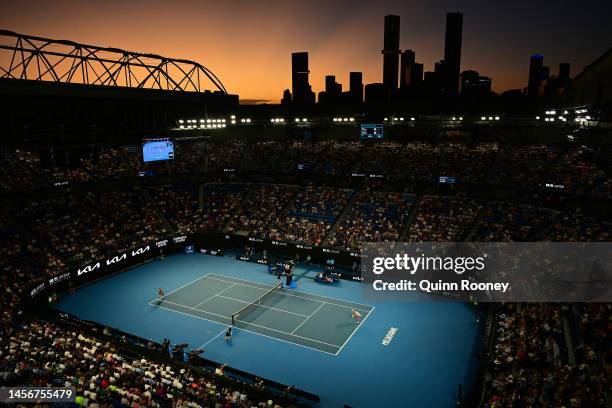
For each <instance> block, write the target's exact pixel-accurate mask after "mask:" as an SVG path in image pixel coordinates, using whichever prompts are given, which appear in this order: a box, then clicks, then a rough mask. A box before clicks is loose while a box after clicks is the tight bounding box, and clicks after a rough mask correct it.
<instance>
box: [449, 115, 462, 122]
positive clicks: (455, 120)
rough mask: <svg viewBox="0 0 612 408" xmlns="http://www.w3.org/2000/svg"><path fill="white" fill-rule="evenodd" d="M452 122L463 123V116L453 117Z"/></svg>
mask: <svg viewBox="0 0 612 408" xmlns="http://www.w3.org/2000/svg"><path fill="white" fill-rule="evenodd" d="M451 120H452V121H453V122H457V121H459V122H461V121H462V120H463V116H453V117H451Z"/></svg>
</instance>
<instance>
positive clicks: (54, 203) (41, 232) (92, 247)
mask: <svg viewBox="0 0 612 408" xmlns="http://www.w3.org/2000/svg"><path fill="white" fill-rule="evenodd" d="M15 215H16V219H17V220H18V221H19V222H21V223H22V224H23V225H24V226H25V227H26V228H27V229H28V230H29V231H32V232H33V233H34V234H35V235H36V236H38V237H40V239H41V240H42V242H44V243H45V244H46V245H48V246H50V247H52V248H54V249H55V251H57V252H58V253H59V255H61V257H62V258H63V259H65V260H66V261H67V262H70V263H73V264H84V263H88V262H90V261H93V260H96V259H98V258H101V257H102V256H104V255H106V252H105V250H106V248H105V243H106V241H107V239H108V238H109V237H110V236H112V233H113V226H112V225H111V224H110V223H109V222H108V220H107V219H105V218H104V217H102V215H101V214H99V213H98V212H97V211H95V210H94V209H93V208H89V207H88V206H87V205H86V204H85V203H84V202H83V201H82V200H79V199H78V198H77V196H76V195H75V194H71V193H70V192H69V191H63V192H62V193H59V194H54V195H51V196H48V197H41V198H37V197H31V198H30V199H29V200H28V201H27V202H25V203H24V204H23V206H21V208H19V209H17V210H16V214H15Z"/></svg>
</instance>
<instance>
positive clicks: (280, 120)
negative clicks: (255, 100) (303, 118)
mask: <svg viewBox="0 0 612 408" xmlns="http://www.w3.org/2000/svg"><path fill="white" fill-rule="evenodd" d="M270 122H271V123H276V124H280V123H285V119H284V118H272V119H270Z"/></svg>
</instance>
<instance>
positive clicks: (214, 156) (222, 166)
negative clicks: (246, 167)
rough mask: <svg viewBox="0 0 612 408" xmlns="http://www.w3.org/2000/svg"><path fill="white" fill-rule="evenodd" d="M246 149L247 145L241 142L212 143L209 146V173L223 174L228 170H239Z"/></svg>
mask: <svg viewBox="0 0 612 408" xmlns="http://www.w3.org/2000/svg"><path fill="white" fill-rule="evenodd" d="M245 149H246V143H244V142H242V141H240V140H231V141H228V142H223V143H210V144H209V145H208V156H209V162H208V171H210V172H212V173H222V172H223V171H226V170H228V169H237V168H239V167H240V163H241V162H242V155H243V154H244V150H245Z"/></svg>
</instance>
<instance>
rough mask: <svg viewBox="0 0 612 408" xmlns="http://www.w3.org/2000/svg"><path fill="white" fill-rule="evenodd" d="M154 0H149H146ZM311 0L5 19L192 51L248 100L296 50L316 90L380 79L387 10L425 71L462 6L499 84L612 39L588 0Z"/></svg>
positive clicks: (71, 34)
mask: <svg viewBox="0 0 612 408" xmlns="http://www.w3.org/2000/svg"><path fill="white" fill-rule="evenodd" d="M152 3H156V2H148V3H146V4H149V5H151V4H152ZM314 3H316V1H315V2H312V3H311V4H310V5H309V6H305V5H301V4H299V3H294V2H283V3H279V4H278V5H274V4H273V2H271V3H270V7H260V8H259V9H258V8H257V7H256V6H255V5H252V4H250V3H248V2H241V1H239V2H238V4H237V5H238V6H240V7H237V8H236V7H228V5H222V4H215V3H210V4H204V3H194V2H180V3H174V4H173V5H168V4H166V3H160V4H159V5H158V7H147V6H146V5H145V2H141V1H134V2H127V3H126V4H123V3H119V2H116V1H110V2H105V3H104V4H96V5H93V6H92V5H87V7H85V5H81V4H79V3H78V2H73V1H60V2H55V3H52V4H50V3H48V2H41V1H31V0H30V1H25V2H22V3H19V4H3V5H1V6H0V16H1V17H0V27H2V28H5V29H8V30H13V31H16V32H20V33H26V34H32V35H40V36H47V37H50V38H57V39H71V40H75V41H81V42H85V43H90V44H98V45H105V46H112V47H118V48H125V49H129V50H135V51H141V52H151V53H157V54H160V55H164V56H168V57H174V58H186V59H192V60H195V61H197V62H200V63H202V64H203V65H205V66H207V67H208V68H210V69H211V70H213V71H214V72H215V73H217V74H218V76H219V77H220V78H221V80H222V81H223V83H224V84H225V85H226V87H227V88H228V91H229V92H231V93H237V94H239V95H240V97H241V99H242V100H243V101H247V102H249V100H250V101H255V100H258V101H270V102H271V103H276V102H278V101H279V100H280V97H281V95H282V92H283V90H284V89H288V88H289V89H290V88H291V53H292V52H298V51H306V52H308V53H309V59H310V66H309V68H310V84H311V85H312V90H313V91H314V92H315V93H318V92H319V91H322V90H324V88H325V76H326V75H334V76H335V77H336V81H337V82H338V83H340V84H342V85H343V89H348V88H349V72H351V71H355V72H363V83H364V84H367V83H379V82H382V56H381V54H380V51H381V49H382V48H383V22H384V16H385V15H387V14H397V15H399V16H400V18H401V22H402V28H401V31H400V50H402V51H403V50H406V49H411V50H413V51H414V52H415V53H416V55H417V61H418V62H420V63H423V64H424V71H432V70H433V67H434V64H435V63H436V62H437V61H439V60H440V59H441V58H442V56H443V55H444V36H445V18H446V13H447V12H453V11H457V12H462V13H463V14H464V22H463V49H462V55H461V71H464V70H475V71H478V72H479V73H481V74H482V75H485V76H487V77H490V78H492V80H493V89H494V90H495V91H496V92H502V91H504V90H507V89H517V88H525V87H526V86H527V83H528V72H529V59H530V57H531V55H533V54H536V53H539V54H542V55H544V58H545V64H546V65H549V66H551V68H552V69H553V71H552V73H555V70H556V69H555V68H554V67H557V66H558V64H559V63H561V62H570V63H571V64H572V72H571V75H572V76H574V75H576V74H577V73H579V72H580V71H581V70H582V69H583V68H584V66H585V65H586V64H589V63H590V62H592V61H593V60H594V59H595V58H597V57H598V56H599V55H601V54H602V53H603V52H604V51H605V50H606V49H608V48H609V46H610V43H609V38H610V36H609V35H607V36H606V35H604V34H605V33H608V32H609V28H607V26H608V27H609V23H610V20H611V18H610V13H606V12H605V11H602V12H600V13H598V14H596V15H594V14H593V13H588V12H582V11H581V10H582V9H585V8H586V9H588V5H589V4H593V5H594V4H595V3H596V2H593V1H590V2H589V1H587V2H586V3H583V4H582V6H581V7H577V6H576V5H563V4H561V5H560V4H558V3H553V2H548V3H547V2H544V3H547V4H539V5H533V6H531V5H528V4H527V2H523V1H518V2H515V3H514V4H512V5H506V4H499V5H495V6H492V5H488V4H485V2H479V1H477V2H474V3H475V4H471V5H464V4H459V3H458V2H452V1H446V2H437V3H435V4H433V3H428V4H425V3H424V2H411V3H410V4H408V5H406V4H404V3H401V4H399V3H394V2H383V3H381V4H375V5H373V4H369V3H365V2H345V1H339V2H334V3H333V4H328V3H321V5H320V7H316V5H315V4H314ZM119 4H122V5H121V6H120V5H119ZM458 6H461V7H458ZM603 6H604V9H605V8H606V7H609V6H610V5H609V4H603ZM114 8H119V9H120V10H121V12H120V13H117V10H115V9H114ZM211 15H213V16H215V18H210V16H211ZM485 17H486V18H485ZM570 18H572V19H574V20H575V21H576V22H577V24H578V23H579V25H580V26H589V30H588V32H583V33H578V34H576V33H575V32H574V31H573V30H568V29H567V24H568V21H570ZM608 34H609V33H608ZM356 38H358V40H359V41H355V39H356ZM500 44H503V45H500ZM246 62H248V63H249V65H248V66H246V65H245V63H246Z"/></svg>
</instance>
